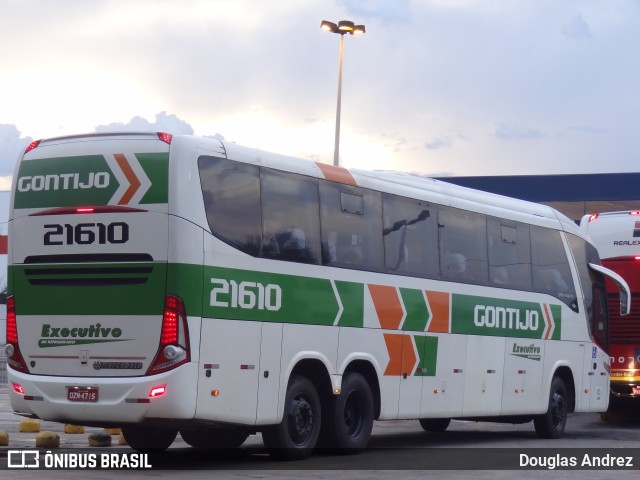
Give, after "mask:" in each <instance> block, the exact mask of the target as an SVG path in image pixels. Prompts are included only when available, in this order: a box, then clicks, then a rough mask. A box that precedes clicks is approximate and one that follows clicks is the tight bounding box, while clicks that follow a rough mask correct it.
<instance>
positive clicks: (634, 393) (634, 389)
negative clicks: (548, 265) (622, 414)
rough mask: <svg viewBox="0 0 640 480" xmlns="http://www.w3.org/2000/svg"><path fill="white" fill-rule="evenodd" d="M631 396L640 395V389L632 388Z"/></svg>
mask: <svg viewBox="0 0 640 480" xmlns="http://www.w3.org/2000/svg"><path fill="white" fill-rule="evenodd" d="M631 395H640V387H631Z"/></svg>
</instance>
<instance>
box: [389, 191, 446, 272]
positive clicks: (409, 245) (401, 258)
mask: <svg viewBox="0 0 640 480" xmlns="http://www.w3.org/2000/svg"><path fill="white" fill-rule="evenodd" d="M382 205H383V213H384V215H383V217H384V222H383V223H384V230H383V237H384V257H385V262H386V271H387V272H389V273H401V274H407V275H418V276H427V277H436V276H438V274H439V266H438V224H437V219H438V215H437V210H436V208H435V207H434V206H432V205H429V204H428V203H426V202H422V201H420V200H413V199H410V198H403V197H397V196H395V195H386V194H385V195H383V197H382Z"/></svg>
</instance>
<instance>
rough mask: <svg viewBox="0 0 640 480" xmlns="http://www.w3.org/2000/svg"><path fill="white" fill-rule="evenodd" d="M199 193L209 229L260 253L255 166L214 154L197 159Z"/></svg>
mask: <svg viewBox="0 0 640 480" xmlns="http://www.w3.org/2000/svg"><path fill="white" fill-rule="evenodd" d="M198 168H199V170H200V183H201V186H202V196H203V199H204V207H205V210H206V214H207V222H208V223H209V228H210V229H211V232H212V233H213V234H214V235H215V236H216V237H218V238H219V239H221V240H223V241H224V242H226V243H228V244H229V245H231V246H233V247H235V248H237V249H238V250H241V251H243V252H245V253H248V254H249V255H254V256H257V255H258V254H259V253H260V243H261V241H260V238H261V231H262V227H261V220H260V178H259V171H258V167H257V166H255V165H248V164H245V163H240V162H232V161H229V160H225V159H222V158H216V157H206V156H203V157H200V158H199V159H198Z"/></svg>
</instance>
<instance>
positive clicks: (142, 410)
mask: <svg viewBox="0 0 640 480" xmlns="http://www.w3.org/2000/svg"><path fill="white" fill-rule="evenodd" d="M8 372H9V397H10V400H11V407H12V408H13V410H14V411H15V412H16V413H18V414H20V415H24V416H30V417H36V418H40V419H42V420H48V421H54V422H64V423H74V424H80V425H88V426H89V425H94V426H108V425H123V424H131V423H141V422H144V421H147V420H151V419H162V418H171V419H175V420H188V419H192V418H193V417H194V416H195V411H196V394H197V391H196V389H195V388H193V386H194V385H197V372H198V369H197V364H196V363H188V364H185V365H182V366H180V367H178V368H176V369H175V370H171V371H169V372H165V373H162V374H159V375H153V376H149V377H120V378H113V377H111V378H104V377H102V378H91V377H53V376H34V375H28V374H23V373H20V372H16V371H15V370H12V369H11V368H8ZM16 385H17V386H19V387H16ZM71 390H74V391H75V392H76V393H73V394H70V393H69V392H70V391H71ZM73 397H75V398H76V399H75V400H71V398H73Z"/></svg>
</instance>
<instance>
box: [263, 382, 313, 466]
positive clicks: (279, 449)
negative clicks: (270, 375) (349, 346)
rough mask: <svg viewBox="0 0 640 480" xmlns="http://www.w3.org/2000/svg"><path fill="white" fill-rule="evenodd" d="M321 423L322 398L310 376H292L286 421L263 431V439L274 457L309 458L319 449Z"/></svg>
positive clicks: (288, 390)
mask: <svg viewBox="0 0 640 480" xmlns="http://www.w3.org/2000/svg"><path fill="white" fill-rule="evenodd" d="M320 425H321V407H320V397H319V396H318V392H317V391H316V388H315V387H314V386H313V383H311V381H310V380H309V379H308V378H307V377H304V376H301V375H292V376H291V379H290V380H289V385H288V387H287V394H286V397H285V403H284V415H283V417H282V422H280V423H279V424H278V425H274V426H272V427H268V428H266V429H265V430H263V432H262V439H263V441H264V445H265V447H267V449H268V450H269V451H270V453H271V455H273V456H274V457H277V458H280V459H283V460H300V459H303V458H306V457H308V456H309V455H310V454H311V452H312V451H313V449H314V448H315V446H316V443H317V442H318V436H319V435H320Z"/></svg>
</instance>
